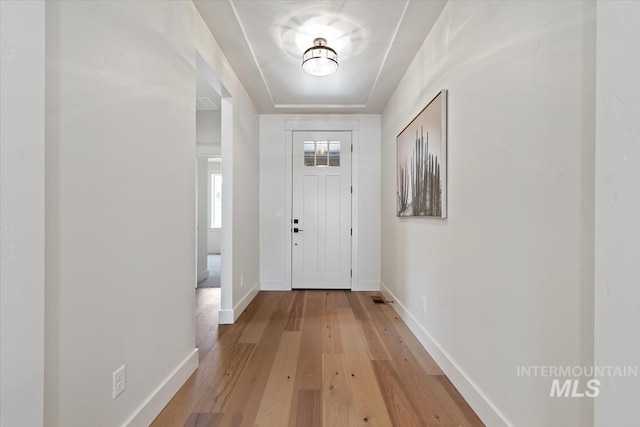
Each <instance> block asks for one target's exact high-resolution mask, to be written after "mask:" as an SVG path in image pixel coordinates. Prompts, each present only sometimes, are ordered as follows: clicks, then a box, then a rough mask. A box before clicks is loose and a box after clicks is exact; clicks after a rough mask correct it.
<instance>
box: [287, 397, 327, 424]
mask: <svg viewBox="0 0 640 427" xmlns="http://www.w3.org/2000/svg"><path fill="white" fill-rule="evenodd" d="M297 394H298V404H297V406H296V420H297V422H296V423H295V424H291V423H289V425H290V426H291V425H295V426H300V427H302V426H304V427H321V426H322V391H320V390H300V391H298V393H297Z"/></svg>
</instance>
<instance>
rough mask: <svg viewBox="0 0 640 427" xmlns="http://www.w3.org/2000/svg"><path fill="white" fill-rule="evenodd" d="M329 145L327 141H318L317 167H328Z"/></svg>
mask: <svg viewBox="0 0 640 427" xmlns="http://www.w3.org/2000/svg"><path fill="white" fill-rule="evenodd" d="M328 157H329V143H328V142H327V141H316V166H328V164H329V162H328V160H327V159H328Z"/></svg>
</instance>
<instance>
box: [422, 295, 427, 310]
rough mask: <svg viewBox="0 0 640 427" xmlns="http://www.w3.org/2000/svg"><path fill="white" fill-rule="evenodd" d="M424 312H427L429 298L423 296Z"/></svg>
mask: <svg viewBox="0 0 640 427" xmlns="http://www.w3.org/2000/svg"><path fill="white" fill-rule="evenodd" d="M422 311H427V297H425V296H424V295H422Z"/></svg>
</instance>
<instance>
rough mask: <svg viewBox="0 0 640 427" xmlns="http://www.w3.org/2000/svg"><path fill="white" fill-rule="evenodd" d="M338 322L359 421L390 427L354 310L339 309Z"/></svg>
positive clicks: (349, 382)
mask: <svg viewBox="0 0 640 427" xmlns="http://www.w3.org/2000/svg"><path fill="white" fill-rule="evenodd" d="M338 322H339V324H340V333H341V335H342V345H343V348H344V368H345V369H346V373H347V374H348V375H347V383H348V384H349V388H350V390H351V393H352V396H353V404H354V411H355V414H356V418H357V419H358V420H363V421H364V422H366V423H367V424H366V425H369V426H389V425H391V419H390V418H389V413H388V412H387V409H386V406H385V403H384V399H383V397H382V393H381V391H380V388H379V386H378V382H377V379H376V375H375V373H374V371H373V367H372V366H371V362H370V360H369V357H368V354H367V350H366V344H365V340H364V337H363V334H362V329H361V328H360V325H359V322H358V321H356V319H355V317H354V315H353V311H352V310H351V308H338Z"/></svg>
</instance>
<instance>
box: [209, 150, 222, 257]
mask: <svg viewBox="0 0 640 427" xmlns="http://www.w3.org/2000/svg"><path fill="white" fill-rule="evenodd" d="M208 169H209V173H210V174H211V173H216V174H217V173H220V172H221V168H220V162H209V165H208ZM209 176H210V175H209ZM207 183H208V186H209V190H208V193H207V203H208V208H209V209H208V212H207V215H209V216H208V218H209V217H211V179H210V178H207ZM208 224H209V222H208V221H207V226H208ZM208 230H209V231H208V238H207V252H208V253H210V254H219V253H220V251H221V249H222V247H221V243H222V241H221V237H222V236H221V231H222V229H221V228H209V229H208Z"/></svg>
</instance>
